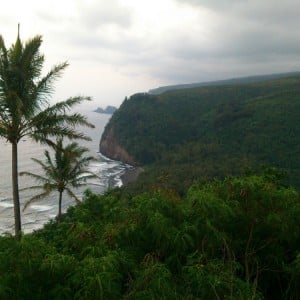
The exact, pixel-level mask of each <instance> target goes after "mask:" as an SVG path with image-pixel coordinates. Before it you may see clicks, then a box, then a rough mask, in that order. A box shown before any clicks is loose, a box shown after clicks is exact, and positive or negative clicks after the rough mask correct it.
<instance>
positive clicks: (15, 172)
mask: <svg viewBox="0 0 300 300" xmlns="http://www.w3.org/2000/svg"><path fill="white" fill-rule="evenodd" d="M12 186H13V202H14V215H15V236H16V238H17V239H20V237H21V230H22V228H21V212H20V198H19V182H18V143H17V142H13V143H12Z"/></svg>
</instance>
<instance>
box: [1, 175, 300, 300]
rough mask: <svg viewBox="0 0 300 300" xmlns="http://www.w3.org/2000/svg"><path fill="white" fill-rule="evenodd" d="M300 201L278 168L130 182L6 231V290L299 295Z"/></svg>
mask: <svg viewBox="0 0 300 300" xmlns="http://www.w3.org/2000/svg"><path fill="white" fill-rule="evenodd" d="M299 227H300V201H299V195H298V194H297V192H296V191H295V190H293V189H291V188H288V187H285V186H282V185H281V184H280V182H279V180H278V177H277V176H276V175H274V174H272V173H270V172H269V173H268V174H265V175H262V176H257V175H249V176H244V177H238V178H227V179H225V180H224V181H214V182H211V183H206V184H194V185H192V186H191V187H190V188H189V190H188V192H187V194H186V195H185V196H184V197H183V198H180V197H177V196H174V194H172V193H170V192H168V191H165V190H162V189H159V190H156V191H153V192H151V193H150V192H148V193H142V194H138V195H136V196H131V195H129V194H128V192H127V190H126V189H122V190H115V191H112V192H109V193H107V194H106V195H103V196H99V195H94V194H92V193H90V192H87V193H86V201H85V202H84V203H81V204H80V205H78V206H77V207H75V208H74V207H73V208H70V209H69V211H68V213H67V214H66V215H65V216H64V219H63V220H62V221H61V222H55V221H52V222H50V223H49V224H47V225H46V226H45V228H44V229H42V230H40V231H37V232H35V233H33V234H30V235H26V236H24V237H23V238H22V240H21V241H19V242H18V241H16V240H15V239H14V238H12V237H9V236H7V237H1V238H0V274H1V281H0V299H18V300H20V299H245V300H246V299H290V300H292V299H299V298H300V290H299V285H298V284H297V283H298V282H299V276H300V252H299V249H300V228H299Z"/></svg>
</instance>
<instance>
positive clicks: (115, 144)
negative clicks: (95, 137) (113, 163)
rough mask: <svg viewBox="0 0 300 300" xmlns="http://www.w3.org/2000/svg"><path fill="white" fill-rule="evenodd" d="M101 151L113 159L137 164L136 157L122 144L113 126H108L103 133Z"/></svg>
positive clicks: (133, 164)
mask: <svg viewBox="0 0 300 300" xmlns="http://www.w3.org/2000/svg"><path fill="white" fill-rule="evenodd" d="M100 153H101V154H103V155H104V156H106V157H108V158H110V159H113V160H119V161H121V162H123V163H126V164H129V165H132V166H136V165H137V162H136V161H135V159H134V158H133V157H132V156H131V155H130V154H129V153H128V152H127V150H126V149H125V148H124V147H123V146H121V145H120V143H119V141H118V139H117V137H116V135H115V131H114V128H113V127H110V128H106V130H105V132H104V134H103V135H102V138H101V141H100Z"/></svg>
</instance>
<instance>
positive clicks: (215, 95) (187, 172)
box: [103, 77, 300, 188]
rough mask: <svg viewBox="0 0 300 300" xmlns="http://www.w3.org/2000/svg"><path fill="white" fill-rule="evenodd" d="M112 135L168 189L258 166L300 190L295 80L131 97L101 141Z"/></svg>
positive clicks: (299, 90)
mask: <svg viewBox="0 0 300 300" xmlns="http://www.w3.org/2000/svg"><path fill="white" fill-rule="evenodd" d="M110 128H113V129H114V134H115V136H116V138H117V140H118V141H119V142H120V144H121V145H122V146H123V147H124V148H125V149H126V150H127V151H128V152H129V153H130V154H131V155H133V156H134V158H135V159H136V160H137V162H138V163H140V164H142V165H149V164H151V165H153V164H155V165H156V167H155V168H152V169H153V172H155V173H153V175H152V176H153V178H155V177H156V178H157V177H159V175H162V174H166V175H167V176H169V179H170V181H174V185H173V187H174V186H176V185H177V183H178V182H180V186H182V183H184V182H186V183H185V187H187V186H189V185H190V184H191V183H192V182H193V180H194V179H197V178H199V177H201V178H215V177H224V176H226V175H229V174H235V175H237V174H242V173H243V171H244V169H245V168H246V167H256V166H260V165H266V166H276V167H278V168H281V169H283V170H286V171H287V172H288V175H289V179H290V183H291V184H292V185H294V186H295V187H297V188H299V187H300V152H299V151H300V148H299V144H300V77H291V78H285V79H277V80H272V81H264V82H260V83H251V84H239V85H231V86H209V87H201V88H194V89H185V90H176V91H169V92H166V93H163V94H161V95H149V94H136V95H133V96H132V97H130V98H129V99H126V100H125V101H124V102H123V104H122V105H121V107H120V109H119V110H118V111H117V112H116V113H115V114H114V115H113V117H112V118H111V120H110V122H109V124H108V125H107V127H106V130H105V132H104V134H103V138H105V136H106V134H107V133H108V132H109V129H110ZM158 167H159V168H160V171H159V170H158ZM162 170H164V172H162ZM150 176H151V175H150ZM148 178H149V176H148Z"/></svg>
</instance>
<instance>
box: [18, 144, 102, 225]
mask: <svg viewBox="0 0 300 300" xmlns="http://www.w3.org/2000/svg"><path fill="white" fill-rule="evenodd" d="M51 147H52V148H53V149H54V158H51V156H50V153H49V151H48V150H45V152H44V153H45V157H46V159H45V161H44V162H43V161H41V160H39V159H35V158H32V160H34V161H35V162H36V163H38V164H39V165H40V166H41V167H42V171H43V175H40V174H35V173H31V172H21V173H20V175H21V176H22V175H27V176H30V177H32V178H34V179H35V180H36V181H37V182H38V183H39V184H38V185H35V186H31V187H26V188H24V189H22V190H40V191H41V192H40V193H39V194H37V195H35V196H33V197H32V198H31V199H30V200H29V201H27V202H26V204H25V206H24V209H26V208H27V207H28V205H29V204H31V203H32V202H35V201H38V200H39V199H41V198H44V197H47V196H48V195H50V194H51V193H53V192H58V195H59V198H58V215H57V217H58V220H59V219H60V218H61V213H62V209H61V206H62V195H63V192H64V191H66V192H67V194H68V195H69V196H70V197H71V198H73V199H75V201H76V202H77V203H78V202H80V200H79V199H78V197H77V196H76V194H75V193H74V192H73V191H72V188H77V187H79V186H82V185H86V184H87V179H90V178H98V176H97V175H95V174H94V173H92V172H90V171H89V170H88V164H89V162H91V161H92V160H94V157H92V156H84V155H85V153H87V152H88V151H89V150H88V149H87V148H85V147H81V146H79V145H78V144H77V143H76V142H73V143H71V144H68V145H66V146H64V145H63V140H62V138H58V139H57V142H56V144H54V143H52V144H51Z"/></svg>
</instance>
